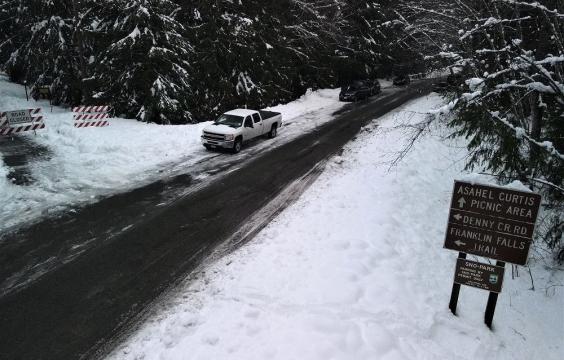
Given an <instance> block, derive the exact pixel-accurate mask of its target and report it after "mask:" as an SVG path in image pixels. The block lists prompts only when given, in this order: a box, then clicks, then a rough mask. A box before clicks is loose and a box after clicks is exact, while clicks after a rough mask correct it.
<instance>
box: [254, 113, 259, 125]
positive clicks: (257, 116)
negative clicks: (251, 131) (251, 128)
mask: <svg viewBox="0 0 564 360" xmlns="http://www.w3.org/2000/svg"><path fill="white" fill-rule="evenodd" d="M253 121H254V122H255V124H256V123H258V122H260V116H259V114H258V113H254V114H253Z"/></svg>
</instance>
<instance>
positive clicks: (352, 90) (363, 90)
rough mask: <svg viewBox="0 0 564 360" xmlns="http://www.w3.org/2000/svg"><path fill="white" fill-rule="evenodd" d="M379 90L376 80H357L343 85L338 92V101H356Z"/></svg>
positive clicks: (377, 92)
mask: <svg viewBox="0 0 564 360" xmlns="http://www.w3.org/2000/svg"><path fill="white" fill-rule="evenodd" d="M380 92H381V89H380V83H379V82H378V80H357V81H353V82H352V84H350V85H347V86H343V87H342V88H341V93H340V94H339V100H340V101H358V100H361V99H366V98H368V97H370V96H372V95H376V94H379V93H380Z"/></svg>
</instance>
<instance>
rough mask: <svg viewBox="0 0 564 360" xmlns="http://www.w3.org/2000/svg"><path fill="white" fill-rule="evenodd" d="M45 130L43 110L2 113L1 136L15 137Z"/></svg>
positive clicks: (0, 122) (0, 117)
mask: <svg viewBox="0 0 564 360" xmlns="http://www.w3.org/2000/svg"><path fill="white" fill-rule="evenodd" d="M43 128H45V123H44V122H43V115H41V108H35V109H23V110H13V111H3V112H0V135H14V134H18V133H21V132H24V131H32V130H38V129H43Z"/></svg>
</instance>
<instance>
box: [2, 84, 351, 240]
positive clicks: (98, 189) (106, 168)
mask: <svg viewBox="0 0 564 360" xmlns="http://www.w3.org/2000/svg"><path fill="white" fill-rule="evenodd" d="M341 106H343V103H340V102H339V101H338V90H318V91H315V92H308V93H307V94H306V95H304V96H303V97H302V98H300V99H298V100H296V101H294V102H291V103H289V104H285V105H279V106H276V107H274V108H273V109H274V110H276V111H280V112H282V115H283V118H284V119H285V121H286V122H291V123H292V122H293V123H295V124H294V127H293V128H292V127H291V128H290V129H289V131H288V134H284V131H282V132H281V138H282V139H281V141H289V140H290V139H291V138H292V137H293V136H298V135H300V134H301V133H303V130H304V129H309V128H311V127H314V126H317V125H319V124H320V123H323V122H326V121H329V120H331V118H332V116H331V114H332V112H333V111H335V110H337V109H339V108H340V107H341ZM31 107H42V109H43V115H44V117H45V123H46V128H45V129H44V130H40V131H38V132H37V135H36V136H34V135H33V134H26V135H24V136H25V137H28V138H29V139H31V140H32V141H35V142H37V143H40V144H42V145H44V146H46V147H48V148H49V149H50V151H51V154H50V155H49V156H48V157H47V158H46V159H42V160H38V161H36V162H34V163H32V164H31V165H30V169H31V175H32V176H33V177H34V179H35V180H36V181H35V182H34V183H33V184H31V185H29V186H18V185H15V184H12V183H11V182H10V181H9V180H8V179H6V175H7V174H8V173H9V169H8V168H7V167H6V166H5V165H4V164H3V162H2V161H1V160H2V149H1V148H0V232H1V231H2V230H5V229H6V228H9V227H11V226H16V225H18V224H21V223H23V222H25V221H28V220H30V219H34V218H37V217H38V216H40V215H42V214H45V213H48V212H56V211H60V210H62V209H65V208H66V207H68V206H74V205H78V204H82V203H85V202H90V201H94V200H95V199H96V198H99V197H100V196H106V195H110V194H113V193H119V192H123V191H127V190H129V189H131V188H134V187H138V186H141V185H144V184H146V183H149V182H151V181H155V180H157V179H159V178H162V177H163V176H165V175H164V174H163V171H165V170H167V169H170V168H172V167H174V168H175V169H184V171H186V169H189V168H190V167H191V166H192V165H193V164H194V163H196V162H198V161H201V160H203V159H206V158H211V157H212V156H213V154H210V153H207V152H206V151H205V149H204V148H203V147H202V146H201V144H200V135H201V130H202V128H203V127H205V126H206V125H207V124H209V123H200V124H195V125H179V126H170V125H169V126H164V125H156V124H146V123H141V122H138V121H135V120H131V119H121V118H117V119H111V125H110V126H108V127H104V128H83V129H76V128H74V126H73V118H72V113H71V112H70V111H69V110H68V109H63V108H59V107H54V108H53V110H52V112H51V110H50V107H49V104H48V102H47V101H39V102H35V101H33V100H31V101H30V102H27V101H26V99H25V92H24V88H23V87H22V86H20V85H17V84H13V83H10V82H8V81H7V79H6V77H5V76H0V110H1V111H7V110H17V109H26V108H31ZM305 114H310V115H311V116H310V118H311V117H315V118H317V119H319V120H316V122H311V121H309V120H308V119H307V118H305V117H304V115H305ZM301 123H307V124H305V125H307V126H301V125H300V124H301ZM296 125H297V126H296ZM292 129H293V131H290V130H292ZM283 130H284V129H283ZM279 142H280V141H279ZM279 142H278V143H279Z"/></svg>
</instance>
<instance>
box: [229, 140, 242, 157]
mask: <svg viewBox="0 0 564 360" xmlns="http://www.w3.org/2000/svg"><path fill="white" fill-rule="evenodd" d="M242 147H243V141H242V140H241V138H237V139H235V143H234V144H233V149H232V151H233V154H237V153H238V152H239V151H241V148H242Z"/></svg>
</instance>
